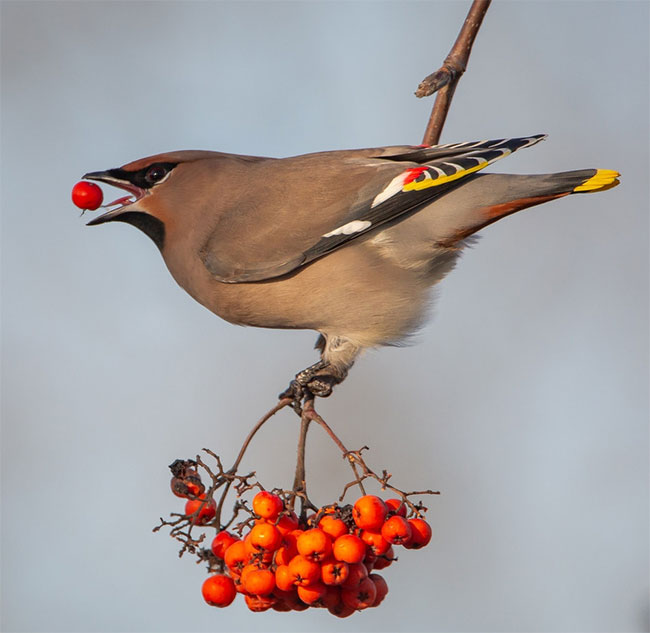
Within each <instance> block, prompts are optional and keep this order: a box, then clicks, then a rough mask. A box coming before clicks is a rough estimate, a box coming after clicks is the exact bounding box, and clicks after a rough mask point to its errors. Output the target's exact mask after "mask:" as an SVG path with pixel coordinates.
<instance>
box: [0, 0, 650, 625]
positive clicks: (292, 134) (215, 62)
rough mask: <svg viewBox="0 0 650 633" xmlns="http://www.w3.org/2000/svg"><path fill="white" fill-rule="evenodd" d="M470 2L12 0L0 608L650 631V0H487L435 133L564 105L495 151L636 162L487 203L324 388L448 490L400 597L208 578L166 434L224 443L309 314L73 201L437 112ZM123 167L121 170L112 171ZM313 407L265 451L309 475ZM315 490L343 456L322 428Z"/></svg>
mask: <svg viewBox="0 0 650 633" xmlns="http://www.w3.org/2000/svg"><path fill="white" fill-rule="evenodd" d="M468 6H469V2H465V1H454V2H433V1H432V2H411V1H407V0H401V1H399V2H396V1H389V2H101V1H98V2H28V1H23V2H11V1H4V2H2V5H1V18H2V49H1V55H2V593H3V596H2V602H3V604H2V630H3V631H39V632H41V631H43V632H44V631H53V632H54V631H57V632H58V631H74V632H78V631H79V632H81V631H102V632H104V631H119V632H122V631H125V632H126V631H188V632H189V631H215V630H216V631H284V632H286V631H305V630H310V631H396V630H401V631H512V632H514V631H571V632H573V631H575V632H577V631H616V632H622V631H647V630H648V173H649V165H648V139H649V130H648V84H649V79H648V77H649V69H648V26H649V20H648V18H649V6H650V5H649V4H648V3H647V2H623V1H621V2H549V1H544V2H505V1H503V2H502V1H496V2H495V3H494V4H493V6H492V8H491V9H490V10H489V12H488V14H487V17H486V19H485V22H484V25H483V28H482V29H481V31H480V33H479V35H478V39H477V41H476V45H475V47H474V52H473V56H472V58H471V60H470V64H469V70H468V73H467V74H466V75H465V77H464V78H463V79H462V81H461V83H460V87H459V88H458V90H457V92H456V97H455V100H454V103H453V105H452V109H451V114H450V116H449V119H448V122H447V125H446V127H445V129H444V132H443V138H442V140H441V141H442V142H454V141H465V140H478V139H484V138H501V137H504V136H519V135H528V134H534V133H540V132H545V133H548V134H549V139H548V140H547V141H546V142H544V143H542V144H540V145H538V146H536V147H535V148H532V149H530V150H525V151H521V152H518V153H517V154H516V155H515V156H512V157H510V158H508V159H506V160H504V161H503V162H500V163H499V165H498V166H497V167H495V168H493V169H492V170H493V171H511V172H513V173H533V172H553V171H562V170H568V169H579V168H590V167H601V168H608V169H617V170H619V171H621V172H622V174H623V178H622V183H623V184H622V185H621V186H620V187H618V188H616V189H614V190H611V191H607V192H604V193H599V194H596V195H582V196H571V197H570V198H565V199H563V200H561V201H558V202H554V203H551V204H547V205H543V206H541V207H536V208H534V209H531V210H529V211H525V212H523V213H521V214H518V215H516V216H513V217H511V218H508V219H506V220H504V221H503V222H499V223H497V224H495V225H493V226H491V227H489V228H487V229H485V230H484V231H483V232H482V236H483V239H481V241H480V243H479V244H478V246H477V247H476V248H474V249H472V250H470V251H469V252H467V253H466V254H465V255H464V257H463V260H462V261H461V263H460V266H459V267H458V269H457V270H456V271H454V272H453V273H452V274H451V275H450V276H449V277H448V278H447V279H446V280H445V282H443V284H442V286H441V287H440V290H439V301H438V303H437V306H436V309H435V315H434V319H433V320H432V322H431V323H430V324H429V325H428V326H427V327H426V328H424V329H423V331H422V332H421V334H420V335H419V336H418V337H417V340H416V344H415V345H413V346H411V347H407V348H403V349H385V350H380V351H379V352H371V353H368V354H367V355H366V356H365V357H364V358H362V359H361V360H360V361H359V362H358V363H357V365H356V366H355V367H354V369H353V371H352V372H351V375H350V378H349V379H348V380H347V381H346V383H345V384H344V385H342V386H341V387H339V388H337V390H336V392H335V396H334V397H333V398H330V399H329V400H327V401H322V402H321V403H320V411H321V412H322V413H323V415H324V416H325V417H326V418H327V420H328V421H329V422H330V424H331V425H332V426H334V427H335V429H336V430H337V431H338V432H339V434H340V436H341V437H342V439H343V440H344V441H345V442H346V443H347V444H348V445H349V446H350V447H359V446H361V445H363V444H369V445H370V446H371V451H370V452H369V453H368V454H367V459H368V461H369V463H370V464H371V465H372V466H374V467H375V468H376V469H378V470H381V469H382V468H387V469H389V470H390V471H391V472H392V473H393V474H394V481H395V483H396V484H397V485H398V486H401V487H403V488H404V489H418V488H426V487H432V488H434V489H439V490H441V491H442V495H441V496H440V497H439V498H433V499H431V500H430V502H429V506H430V511H429V519H430V521H431V522H432V524H433V527H434V539H433V542H432V544H431V545H430V546H429V547H428V548H427V549H425V550H423V551H420V552H418V553H415V552H405V553H404V554H403V555H402V556H400V561H399V563H398V564H396V565H394V566H392V567H391V568H389V569H387V570H386V573H385V577H386V578H387V580H388V583H389V587H390V593H389V595H388V597H387V599H386V600H385V602H384V604H383V605H382V606H381V608H379V609H377V610H371V611H367V612H364V613H361V614H355V615H354V616H353V617H351V618H348V619H346V620H337V619H336V618H333V617H332V616H330V615H329V614H327V613H325V612H323V611H322V610H320V611H318V610H313V609H312V610H309V611H307V612H304V613H290V614H279V613H274V612H267V613H265V614H250V613H249V612H248V611H247V610H246V608H245V606H244V603H243V601H242V600H241V599H240V600H238V601H237V603H236V604H235V605H233V606H232V607H230V608H229V609H225V610H217V609H213V608H210V607H208V606H207V605H205V604H204V603H203V600H202V598H201V594H200V587H201V583H202V581H203V579H204V577H205V572H204V567H203V566H197V565H195V564H194V562H193V560H192V559H190V558H183V559H181V560H178V558H177V556H176V552H177V549H178V548H177V547H176V544H175V542H173V541H172V540H171V539H170V538H169V537H168V536H166V535H164V534H157V535H154V534H152V533H151V528H152V527H153V526H154V525H155V524H156V523H157V522H158V517H159V516H161V515H165V514H167V513H169V512H172V511H180V510H181V508H182V503H181V500H179V499H176V498H175V497H173V496H172V495H171V494H170V492H169V483H168V482H169V473H168V470H167V464H169V463H170V462H171V461H172V460H173V459H175V458H177V457H191V456H193V455H195V454H196V453H197V451H198V450H200V449H201V448H202V447H204V446H208V447H210V448H212V449H214V450H215V451H217V452H218V453H219V454H221V455H222V456H223V458H224V460H225V461H226V462H231V461H232V459H233V458H234V456H235V453H236V450H237V449H238V447H239V445H240V443H241V441H242V439H243V437H244V435H245V433H246V432H247V430H248V429H249V428H250V427H251V426H252V424H253V423H254V422H255V421H256V420H257V419H258V417H259V416H260V415H261V414H262V413H263V412H264V411H266V410H267V409H268V408H269V407H270V406H271V405H272V404H273V403H274V401H275V398H276V395H277V394H278V393H279V392H280V391H281V390H282V389H283V388H284V387H285V386H286V385H287V383H288V381H289V379H290V378H291V377H292V375H293V374H294V373H295V372H296V371H297V370H299V369H302V368H303V367H305V366H306V365H308V364H310V363H312V362H314V361H315V360H316V353H315V352H314V351H313V349H312V345H313V343H314V340H315V338H316V336H315V334H314V333H311V332H281V331H265V330H256V329H245V328H238V327H235V326H232V325H229V324H227V323H225V322H223V321H221V320H219V319H218V318H216V317H214V316H213V315H212V314H210V313H209V312H208V311H206V310H205V309H204V308H202V307H201V306H200V305H199V304H197V303H195V302H194V301H193V300H192V299H190V297H189V296H187V295H186V294H185V293H184V292H183V291H181V290H180V289H179V288H178V287H177V286H176V285H175V283H174V281H173V280H172V278H171V276H170V275H169V274H168V272H167V270H166V269H165V267H164V265H163V262H162V261H161V258H160V255H159V254H158V252H157V250H156V249H155V247H154V246H153V244H152V243H151V242H150V241H149V239H148V238H147V237H146V236H144V235H143V234H141V233H140V232H139V231H137V230H135V229H134V228H132V227H130V226H128V225H123V224H113V225H107V226H104V227H99V228H87V227H86V226H85V222H86V221H87V220H88V219H90V218H91V217H92V213H91V214H86V216H85V217H84V218H80V217H79V212H78V210H76V209H75V208H74V207H73V206H72V204H71V202H70V189H71V187H72V185H73V184H74V183H75V182H76V181H77V180H78V179H79V178H80V177H81V175H82V174H84V173H85V172H87V171H91V170H100V169H107V168H111V167H116V166H119V165H121V164H123V163H125V162H128V161H131V160H133V159H136V158H140V157H142V156H146V155H149V154H154V153H157V152H162V151H167V150H174V149H215V150H221V151H226V152H235V153H242V154H258V155H273V156H289V155H294V154H301V153H306V152H313V151H319V150H326V149H342V148H350V147H367V146H377V145H387V144H402V143H406V144H409V143H413V144H417V143H419V142H420V141H421V138H422V133H423V131H424V127H425V123H426V120H427V118H428V115H429V111H430V108H431V105H432V101H431V100H418V99H416V98H415V97H414V96H413V92H414V90H415V89H416V87H417V85H418V83H419V82H420V80H421V79H422V78H423V77H425V76H426V75H427V74H429V73H430V72H432V71H433V70H434V69H436V68H437V67H438V66H439V65H440V63H441V61H442V60H443V59H444V57H445V55H446V54H447V52H448V51H449V48H450V46H451V44H452V43H453V41H454V39H455V37H456V34H457V32H458V29H459V27H460V25H461V23H462V21H463V19H464V17H465V14H466V12H467V9H468ZM107 195H108V194H107ZM297 428H298V426H297V419H296V418H295V416H293V415H292V414H291V413H290V412H286V411H285V412H283V413H282V414H281V415H279V416H278V417H277V419H275V420H274V421H273V422H271V423H269V424H268V425H267V426H266V427H265V428H264V429H263V431H261V432H260V435H259V440H258V441H257V442H256V443H254V444H253V446H252V448H251V450H250V452H249V454H248V455H247V457H246V459H245V461H244V464H243V468H244V469H247V468H249V469H257V471H258V475H259V477H260V479H261V481H262V482H263V483H264V484H265V485H267V486H268V487H273V486H276V485H284V486H288V485H290V483H291V481H292V477H293V461H294V446H295V442H296V438H297ZM307 450H308V478H309V482H310V485H311V493H312V497H313V499H314V500H316V501H317V502H318V503H326V502H331V501H333V500H334V499H335V497H336V496H338V494H339V492H340V490H341V488H342V485H343V484H344V483H345V482H346V481H347V480H348V477H349V475H348V471H347V469H346V467H345V464H344V463H343V462H342V460H341V459H340V456H339V455H338V453H337V450H336V448H335V447H334V446H333V445H332V444H331V443H330V442H329V440H328V439H327V438H326V437H325V435H324V434H323V433H322V432H321V431H320V430H319V429H318V428H314V429H313V430H312V431H311V433H310V436H309V443H308V449H307Z"/></svg>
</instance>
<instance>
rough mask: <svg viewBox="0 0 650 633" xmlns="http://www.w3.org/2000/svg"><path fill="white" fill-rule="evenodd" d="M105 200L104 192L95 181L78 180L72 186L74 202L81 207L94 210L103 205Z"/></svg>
mask: <svg viewBox="0 0 650 633" xmlns="http://www.w3.org/2000/svg"><path fill="white" fill-rule="evenodd" d="M103 200H104V194H103V193H102V190H101V189H100V187H99V186H98V185H96V184H95V183H94V182H85V181H82V182H78V183H77V184H76V185H75V186H74V187H73V188H72V202H73V203H74V204H75V205H76V206H78V207H79V208H80V209H90V210H91V211H94V210H95V209H98V208H99V207H100V206H101V204H102V201H103Z"/></svg>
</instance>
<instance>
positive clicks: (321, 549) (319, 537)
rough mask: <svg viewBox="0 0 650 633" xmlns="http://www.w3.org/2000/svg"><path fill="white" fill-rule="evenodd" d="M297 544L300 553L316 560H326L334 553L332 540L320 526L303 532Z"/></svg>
mask: <svg viewBox="0 0 650 633" xmlns="http://www.w3.org/2000/svg"><path fill="white" fill-rule="evenodd" d="M296 546H297V547H298V553H299V554H301V555H302V556H304V557H305V558H309V560H313V561H315V562H320V561H322V560H324V559H325V558H327V557H328V556H329V555H330V554H331V553H332V540H331V539H330V537H329V536H327V534H325V532H323V530H320V529H319V528H312V529H311V530H306V531H305V532H303V533H302V534H301V535H300V536H299V537H298V540H297V541H296Z"/></svg>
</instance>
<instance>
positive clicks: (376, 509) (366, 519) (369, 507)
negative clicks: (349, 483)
mask: <svg viewBox="0 0 650 633" xmlns="http://www.w3.org/2000/svg"><path fill="white" fill-rule="evenodd" d="M387 514H388V508H387V507H386V504H385V503H384V502H383V501H382V500H381V499H380V498H379V497H376V496H375V495H364V496H363V497H361V498H360V499H357V501H356V502H355V504H354V507H353V508H352V518H353V519H354V522H355V523H356V524H357V527H359V528H361V529H362V530H371V531H375V532H376V531H378V530H381V526H382V524H383V522H384V520H385V519H386V515H387Z"/></svg>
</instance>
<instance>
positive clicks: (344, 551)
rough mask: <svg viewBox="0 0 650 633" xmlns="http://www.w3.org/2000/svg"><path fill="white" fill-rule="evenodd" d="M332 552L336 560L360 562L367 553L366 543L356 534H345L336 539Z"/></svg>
mask: <svg viewBox="0 0 650 633" xmlns="http://www.w3.org/2000/svg"><path fill="white" fill-rule="evenodd" d="M332 552H333V554H334V558H336V560H342V561H344V562H346V563H360V562H361V561H362V560H363V557H364V556H365V555H366V544H365V543H364V542H363V541H362V540H361V539H360V538H359V537H358V536H355V535H354V534H343V536H339V537H338V538H337V539H336V540H335V541H334V545H333V547H332Z"/></svg>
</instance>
